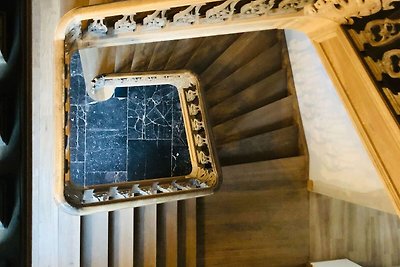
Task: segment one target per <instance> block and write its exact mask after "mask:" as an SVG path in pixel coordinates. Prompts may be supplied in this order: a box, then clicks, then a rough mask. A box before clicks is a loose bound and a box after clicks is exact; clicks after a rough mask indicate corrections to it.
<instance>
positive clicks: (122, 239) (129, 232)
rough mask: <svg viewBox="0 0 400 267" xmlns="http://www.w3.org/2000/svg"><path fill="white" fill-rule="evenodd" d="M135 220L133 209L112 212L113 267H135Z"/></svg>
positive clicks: (111, 253) (111, 259)
mask: <svg viewBox="0 0 400 267" xmlns="http://www.w3.org/2000/svg"><path fill="white" fill-rule="evenodd" d="M133 220H134V212H133V209H124V210H118V211H114V212H110V229H109V238H110V241H109V243H110V248H109V249H110V251H109V253H110V265H111V266H113V267H125V266H133V253H134V251H133V249H134V248H133V243H134V237H135V236H134V232H133V229H134V224H133ZM102 234H105V233H102Z"/></svg>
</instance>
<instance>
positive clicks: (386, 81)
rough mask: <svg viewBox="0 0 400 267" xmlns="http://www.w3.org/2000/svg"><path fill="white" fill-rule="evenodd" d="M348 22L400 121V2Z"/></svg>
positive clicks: (350, 31)
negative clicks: (391, 7)
mask: <svg viewBox="0 0 400 267" xmlns="http://www.w3.org/2000/svg"><path fill="white" fill-rule="evenodd" d="M396 7H397V8H396V9H394V10H390V11H382V12H379V13H377V14H375V15H374V16H370V17H364V18H363V19H362V20H359V19H358V20H357V19H356V22H355V23H354V25H349V26H347V28H348V32H349V34H350V36H351V39H352V40H353V42H354V43H355V45H356V47H357V49H358V51H359V53H360V55H361V57H362V58H363V59H364V62H365V63H366V67H367V68H368V69H369V70H370V71H371V73H372V76H373V77H374V79H375V82H376V85H377V88H378V91H379V92H380V93H381V95H382V97H383V99H384V100H385V101H386V103H387V105H388V107H389V108H390V110H391V111H392V114H393V116H394V117H395V118H396V120H397V122H398V123H400V49H399V48H400V12H399V8H400V4H398V5H397V6H396Z"/></svg>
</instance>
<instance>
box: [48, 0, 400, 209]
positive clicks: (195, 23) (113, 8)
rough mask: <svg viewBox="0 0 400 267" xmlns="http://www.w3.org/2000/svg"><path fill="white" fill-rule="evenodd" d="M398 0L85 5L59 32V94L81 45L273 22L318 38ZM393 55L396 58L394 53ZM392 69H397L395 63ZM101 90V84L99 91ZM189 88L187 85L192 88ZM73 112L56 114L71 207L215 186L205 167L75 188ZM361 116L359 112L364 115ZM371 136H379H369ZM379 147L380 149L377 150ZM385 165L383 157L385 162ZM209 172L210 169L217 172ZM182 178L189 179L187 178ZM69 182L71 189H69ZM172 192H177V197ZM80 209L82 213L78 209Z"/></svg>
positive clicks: (62, 183)
mask: <svg viewBox="0 0 400 267" xmlns="http://www.w3.org/2000/svg"><path fill="white" fill-rule="evenodd" d="M395 2H399V1H398V0H354V1H337V0H332V1H327V0H316V1H315V0H253V1H249V0H227V1H204V0H203V1H199V0H191V1H189V0H188V1H182V0H170V1H153V2H152V3H142V2H141V3H136V2H135V1H124V2H117V3H111V4H105V5H97V6H89V7H82V8H78V9H75V10H72V11H70V12H69V13H68V14H66V15H65V16H64V17H63V19H62V20H61V22H60V24H59V26H58V30H57V32H56V36H55V54H56V68H57V69H56V71H57V72H58V73H60V76H59V77H57V78H56V79H57V80H56V86H57V88H58V89H57V90H58V92H62V93H57V94H56V97H58V101H59V103H64V101H63V100H64V99H66V96H67V91H68V88H69V60H70V56H71V54H72V53H73V52H74V51H76V50H78V49H84V48H88V47H104V46H115V45H121V44H133V43H144V42H152V41H162V40H172V39H182V38H191V37H200V36H210V35H218V34H227V33H236V32H244V31H255V30H265V29H272V28H284V29H288V28H291V29H296V30H300V31H303V32H305V33H307V34H308V36H309V37H310V38H312V39H313V40H314V41H323V40H326V39H328V38H331V37H332V36H334V35H336V34H337V32H338V25H340V24H351V23H353V22H354V19H353V17H361V16H367V15H371V14H375V13H377V12H379V11H380V10H390V9H393V8H394V3H395ZM339 35H340V34H339ZM390 58H392V56H391V55H390ZM381 66H382V67H385V64H381ZM387 71H389V70H388V69H387ZM162 75H165V74H162ZM93 78H95V77H93ZM103 82H104V85H106V86H111V87H113V86H115V85H116V84H115V81H113V79H112V76H104V77H97V79H95V87H94V88H87V90H88V93H89V95H91V96H92V97H93V98H96V95H97V96H98V97H100V95H101V94H100V92H103V94H104V93H106V92H107V90H103V91H102V89H99V88H105V87H101V86H100V85H101V83H103ZM61 88H63V89H61ZM196 88H197V87H196ZM98 89H99V91H97V90H98ZM182 90H183V91H185V90H187V89H182ZM111 91H112V90H111ZM111 91H108V93H109V94H110V92H111ZM190 91H191V90H190ZM187 92H189V91H187ZM99 99H101V97H100V98H99ZM187 101H188V100H187ZM57 103H58V102H57ZM351 108H352V107H351ZM196 110H197V108H194V107H192V106H190V109H187V112H196ZM65 111H68V107H67V106H63V105H61V104H60V106H58V108H57V109H56V111H55V119H56V121H57V122H58V123H59V124H58V126H57V129H56V134H57V136H58V139H57V140H58V141H57V144H56V149H57V152H56V156H57V161H58V162H59V164H58V165H57V166H56V173H57V177H58V175H59V177H58V178H60V177H62V178H60V179H58V178H57V183H56V196H57V198H58V201H59V202H60V203H62V204H63V205H65V206H66V207H70V205H69V204H68V203H66V201H65V197H66V198H67V199H68V201H69V202H70V203H72V204H73V205H75V206H76V207H81V209H80V210H79V211H78V212H80V213H81V214H82V213H85V212H89V210H88V209H86V208H85V207H89V206H90V207H93V208H91V209H90V212H91V211H95V210H104V208H98V205H97V207H95V206H96V203H97V204H99V203H100V202H103V203H104V202H107V203H110V204H112V205H111V206H110V208H109V209H117V208H120V207H125V206H133V205H145V204H149V203H152V202H156V201H157V200H155V199H156V198H153V197H152V196H154V195H157V194H165V195H166V196H167V197H165V198H162V199H161V200H160V201H168V200H169V199H178V198H179V197H177V196H176V192H177V191H179V190H187V192H188V195H190V194H192V193H193V191H197V190H204V191H203V192H204V194H209V193H211V192H212V189H210V188H212V186H213V185H212V184H209V183H207V182H205V180H204V177H203V178H201V177H202V176H201V175H200V174H201V172H200V171H199V172H197V173H196V174H195V175H194V176H193V177H191V179H184V180H180V179H176V183H173V181H174V179H170V180H168V179H167V180H168V181H167V180H165V181H166V183H165V184H163V183H159V184H157V183H154V182H151V181H148V182H143V183H141V184H129V185H126V186H125V185H124V186H120V187H115V186H110V185H107V186H94V187H93V188H75V187H73V186H70V187H68V186H69V185H68V178H66V179H65V180H64V170H66V169H68V168H67V166H66V165H65V163H64V159H65V154H64V153H63V152H59V151H58V150H59V148H61V147H63V148H64V147H66V143H65V140H66V139H65V138H64V137H65V135H64V129H65V126H66V120H65V116H64V115H65ZM189 114H190V113H189ZM356 119H358V118H357V117H356ZM186 120H188V119H186ZM192 123H193V124H191V125H190V127H195V128H196V127H197V126H199V127H200V126H201V125H202V124H201V123H200V122H198V121H197V122H196V121H195V120H193V121H192ZM357 123H359V122H357ZM189 124H190V123H189ZM360 125H361V123H360ZM192 129H193V128H192ZM360 129H361V131H366V130H365V129H364V128H363V127H362V126H360ZM192 138H193V142H194V144H195V146H194V147H196V143H197V144H202V143H205V142H208V141H210V139H207V141H204V139H203V138H204V137H202V138H198V137H197V136H193V137H192ZM207 138H208V137H207ZM366 142H367V143H368V142H371V141H370V140H368V141H366ZM372 142H374V141H372ZM63 151H64V150H63ZM371 153H372V154H373V155H375V151H374V152H371ZM204 156H207V154H206V153H203V154H202V153H201V150H200V152H199V153H198V154H197V153H195V152H194V150H193V151H191V158H192V159H196V160H195V161H196V162H198V161H199V160H201V159H204V160H206V161H207V160H209V159H208V158H207V157H204ZM211 160H212V159H211ZM212 161H213V160H212ZM377 161H379V162H380V159H379V158H377ZM213 162H214V161H213ZM379 164H382V163H381V162H380V163H379ZM383 164H384V163H383ZM213 168H214V167H213ZM199 170H200V169H199ZM214 171H215V169H213V172H212V173H214V174H215V172H214ZM206 176H209V174H207V175H206ZM211 176H212V175H211ZM383 176H387V174H386V173H385V174H384V175H383ZM65 177H68V176H65ZM182 182H183V184H181V183H182ZM205 185H207V188H208V189H206V187H205ZM66 188H68V189H67V190H64V189H66ZM207 190H208V191H207ZM64 193H65V196H64ZM397 195H398V196H397V197H400V194H397ZM169 196H173V197H171V198H170V197H169ZM192 196H199V195H198V193H193V194H192ZM132 198H136V199H137V201H136V202H135V203H136V204H132V203H130V204H126V203H127V201H123V200H128V199H132ZM399 203H400V202H399ZM73 212H76V209H74V210H73Z"/></svg>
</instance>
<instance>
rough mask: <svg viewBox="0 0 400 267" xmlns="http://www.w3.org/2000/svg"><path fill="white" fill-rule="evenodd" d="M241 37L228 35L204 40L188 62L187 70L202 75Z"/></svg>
mask: <svg viewBox="0 0 400 267" xmlns="http://www.w3.org/2000/svg"><path fill="white" fill-rule="evenodd" d="M239 36H240V34H226V35H219V36H211V37H206V38H203V40H202V42H201V44H200V45H199V46H198V48H197V50H196V51H194V53H193V55H192V56H191V58H190V59H189V60H188V61H187V62H186V65H185V69H190V70H192V71H194V72H195V73H202V72H203V71H204V70H205V69H206V68H207V67H208V66H209V65H210V64H211V63H213V62H214V60H215V59H216V58H217V57H218V56H219V55H221V54H222V53H223V52H224V51H225V49H227V48H228V47H229V46H230V45H231V44H232V43H233V42H234V41H235V40H236V39H237V38H238V37H239Z"/></svg>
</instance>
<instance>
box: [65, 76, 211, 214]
mask: <svg viewBox="0 0 400 267" xmlns="http://www.w3.org/2000/svg"><path fill="white" fill-rule="evenodd" d="M66 82H67V84H68V80H67V81H66ZM92 84H93V86H92V88H91V89H90V95H91V97H92V98H94V99H96V100H98V101H104V100H107V98H109V97H111V96H112V95H113V93H114V90H115V89H116V88H117V87H135V86H154V85H165V84H168V85H173V86H175V87H176V89H177V91H178V94H179V99H180V105H181V109H182V115H183V121H184V126H185V131H186V136H187V141H188V147H189V154H190V159H191V172H190V173H189V174H188V175H184V176H178V177H166V178H157V179H151V180H139V181H131V182H123V183H116V184H101V185H85V186H79V185H76V184H74V182H73V181H72V179H71V172H70V168H69V167H68V166H66V168H65V170H66V173H65V197H66V199H67V201H68V202H69V203H70V204H72V205H74V206H75V207H78V208H83V207H90V206H94V205H99V204H113V203H118V202H127V201H132V200H134V201H135V203H136V204H132V203H130V204H127V205H129V206H135V205H145V204H146V203H148V202H154V201H156V202H165V201H168V200H172V199H176V198H179V199H184V198H190V197H194V196H204V195H207V194H210V193H211V192H212V191H213V190H214V189H215V187H216V186H217V184H218V179H219V174H218V167H217V163H216V158H215V152H214V151H213V148H212V139H211V138H210V133H209V131H208V124H207V118H206V115H205V106H204V101H203V98H202V93H201V88H200V84H199V81H198V79H197V77H196V76H195V75H194V74H192V73H191V72H188V71H175V72H168V73H165V72H158V73H134V74H124V73H116V74H106V75H101V76H98V77H95V78H94V79H93V83H92ZM66 94H67V99H68V92H66ZM66 105H67V106H68V101H67V102H66ZM66 108H67V110H69V108H68V107H66ZM67 114H68V112H67ZM65 122H66V125H65V129H66V133H67V139H69V135H68V132H69V129H70V127H71V126H70V120H66V121H65ZM68 144H69V142H67V143H66V149H65V158H66V159H69V158H70V149H69V146H68ZM150 178H151V177H150ZM182 193H183V194H184V195H182ZM177 195H178V196H177ZM179 195H181V196H179ZM120 205H123V204H120Z"/></svg>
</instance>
